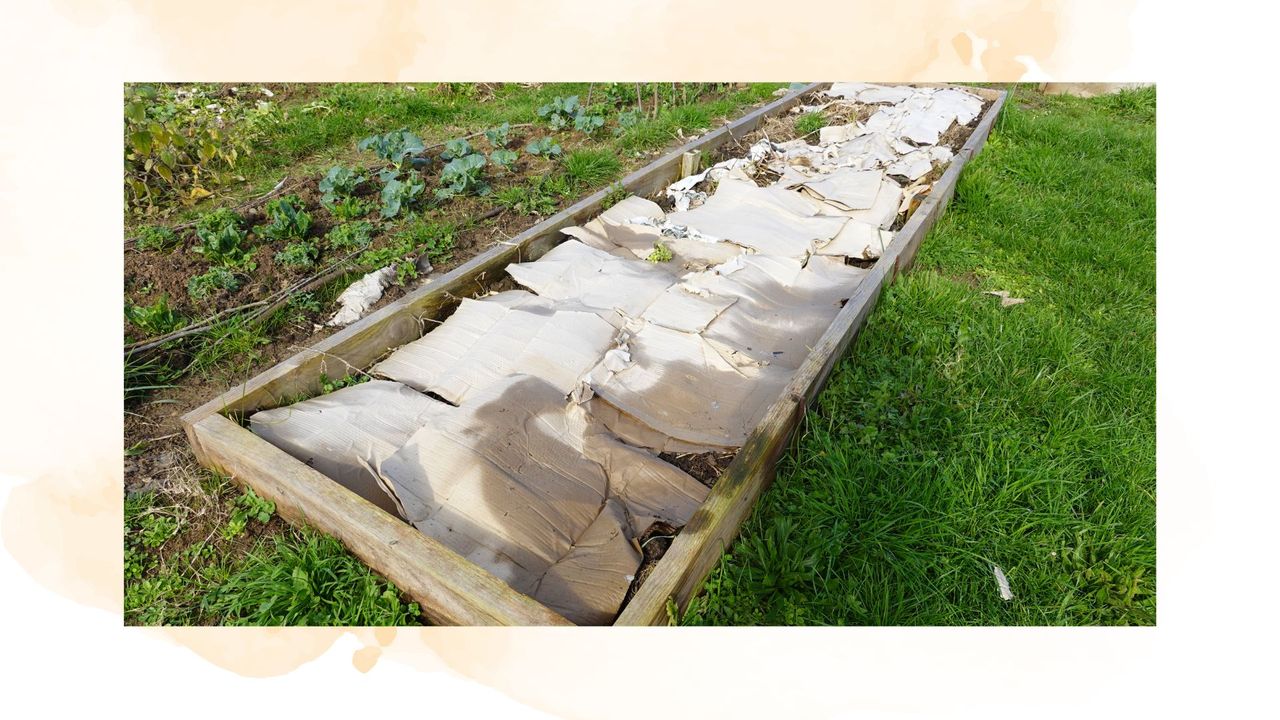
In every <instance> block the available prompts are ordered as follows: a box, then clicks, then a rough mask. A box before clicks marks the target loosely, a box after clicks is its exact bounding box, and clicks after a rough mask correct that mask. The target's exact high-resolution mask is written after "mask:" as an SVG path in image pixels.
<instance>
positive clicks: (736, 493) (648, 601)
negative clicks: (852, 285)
mask: <svg viewBox="0 0 1280 720" xmlns="http://www.w3.org/2000/svg"><path fill="white" fill-rule="evenodd" d="M1004 99H1005V95H1004V93H999V94H998V95H997V96H996V97H995V98H994V103H993V104H992V106H991V107H990V108H988V110H987V112H986V113H985V114H984V116H983V118H982V119H981V120H980V121H979V124H978V126H977V128H975V129H974V132H973V133H972V134H971V135H970V136H969V139H968V140H967V141H966V142H965V144H964V147H962V148H961V150H960V152H959V153H957V154H956V157H955V158H954V159H953V160H952V162H951V165H950V166H949V167H948V168H947V170H946V172H944V173H943V175H942V177H941V178H939V180H938V182H937V183H935V185H934V188H933V190H932V192H931V193H930V195H929V197H928V198H926V199H925V201H924V202H922V203H921V204H920V207H919V208H917V209H916V212H915V213H914V214H912V216H911V218H910V219H908V221H907V223H906V224H905V225H903V227H902V229H901V230H899V231H898V232H897V234H896V235H895V236H894V239H893V242H892V243H891V244H890V245H889V247H888V248H887V249H886V251H885V253H884V255H883V256H882V257H881V259H880V260H879V262H877V263H876V264H875V266H873V267H872V269H871V272H870V273H868V275H867V276H866V277H865V278H863V280H862V282H861V283H860V284H859V285H858V288H857V289H856V290H855V291H854V294H853V296H852V297H850V298H849V301H848V302H846V303H845V306H844V308H842V309H841V311H840V313H839V314H838V315H837V316H836V318H835V320H833V321H832V323H831V326H830V327H828V328H827V331H826V332H825V333H824V334H823V336H822V337H821V338H820V339H819V340H818V342H817V344H816V345H815V346H814V347H813V348H812V350H810V352H809V355H808V357H807V358H806V359H805V361H804V363H803V364H802V365H801V366H800V368H799V369H798V370H797V371H796V374H795V376H794V377H793V378H792V380H791V382H790V383H789V384H788V386H787V388H786V390H785V391H784V392H783V394H782V397H781V398H779V400H778V401H777V402H776V403H774V405H773V406H772V407H771V408H770V409H769V412H768V413H767V414H766V415H765V417H764V418H763V419H762V420H761V421H760V424H759V425H757V426H756V429H755V430H754V431H753V432H752V434H751V435H750V436H749V437H748V438H747V442H746V443H745V444H744V445H743V446H742V449H741V450H739V452H738V455H737V457H735V458H734V461H733V462H732V463H731V464H730V465H729V467H728V468H727V469H726V470H725V473H724V475H722V476H721V477H720V479H719V480H718V481H717V482H716V484H715V487H713V488H712V490H711V493H710V495H708V497H707V500H706V502H704V503H703V505H702V507H701V508H699V509H698V511H697V512H696V513H694V515H693V517H692V518H690V520H689V523H688V524H687V525H685V527H684V529H683V530H681V531H680V534H679V535H678V536H676V539H675V540H674V541H673V542H672V544H671V547H670V548H669V549H668V550H667V552H666V554H665V555H664V556H663V557H662V560H660V561H659V562H658V564H657V566H655V567H654V569H653V572H652V573H651V574H650V575H649V577H648V578H647V579H646V580H645V583H644V585H642V586H641V587H640V590H639V591H638V592H637V593H636V594H635V596H634V597H633V598H631V602H630V603H628V605H627V607H626V608H625V609H624V610H623V612H622V614H621V615H620V616H619V617H618V620H617V622H616V623H615V624H617V625H659V624H665V623H666V622H668V617H667V601H668V599H671V600H674V601H675V602H676V604H677V606H678V607H679V608H680V610H681V611H683V610H684V609H686V608H687V607H688V603H689V600H690V599H691V598H692V597H693V595H694V594H695V593H696V592H697V591H698V589H700V588H701V586H702V582H703V580H705V579H706V576H707V574H708V573H709V572H711V569H712V568H713V567H715V564H716V563H717V562H718V561H719V559H720V556H721V554H722V553H723V552H724V551H725V550H726V549H727V548H728V547H729V544H730V543H731V542H733V539H734V537H735V536H736V535H737V533H738V529H739V528H740V527H741V525H742V523H743V521H745V520H746V518H747V516H748V515H749V514H750V513H751V510H752V508H753V507H754V506H755V503H756V501H757V500H758V499H759V497H760V494H761V493H763V492H764V490H765V489H766V488H767V487H768V486H769V483H770V482H772V480H773V475H774V465H775V462H776V461H777V459H778V457H779V456H780V455H781V454H782V452H783V451H784V450H785V449H786V447H787V443H788V442H789V440H790V438H791V434H792V433H793V432H794V431H795V429H796V427H797V426H798V425H799V424H800V421H801V420H802V419H803V417H804V413H805V410H806V408H807V407H808V405H809V403H810V402H812V401H813V399H814V398H816V397H817V395H818V393H819V392H820V391H821V390H822V387H823V386H824V385H825V384H826V380H827V377H828V376H829V375H830V373H831V370H832V368H833V367H835V363H836V362H837V361H838V360H839V359H840V357H841V355H843V353H844V351H845V349H847V348H848V346H849V344H850V343H851V342H853V340H854V339H855V338H856V337H857V334H858V332H859V330H860V329H861V328H862V325H863V324H864V323H865V322H866V319H867V316H868V315H869V314H870V313H871V311H872V309H874V308H875V304H876V302H877V301H878V300H879V298H880V292H881V290H882V289H883V288H884V287H886V286H887V285H888V284H889V283H891V282H893V280H894V279H896V278H897V276H898V275H900V274H901V273H903V272H905V271H906V270H907V268H909V267H910V266H911V263H912V261H913V260H914V259H915V255H916V251H917V249H918V248H919V246H920V242H921V240H923V238H924V236H925V234H926V233H928V231H929V229H930V228H932V227H933V224H934V223H935V222H937V220H938V218H939V217H940V216H941V215H942V211H943V210H944V209H945V207H946V205H947V203H948V202H949V201H950V200H951V198H952V196H953V195H954V194H955V186H956V181H957V180H958V179H959V177H960V173H961V171H962V170H963V168H964V165H965V164H966V163H967V162H968V160H969V158H971V157H972V156H973V155H974V154H975V153H976V152H977V151H978V150H979V149H980V148H981V147H982V144H983V143H984V142H985V141H986V138H987V135H988V134H989V133H990V132H991V126H992V124H993V123H994V122H995V119H996V117H997V116H998V114H999V112H1000V109H1001V107H1002V106H1003V103H1004Z"/></svg>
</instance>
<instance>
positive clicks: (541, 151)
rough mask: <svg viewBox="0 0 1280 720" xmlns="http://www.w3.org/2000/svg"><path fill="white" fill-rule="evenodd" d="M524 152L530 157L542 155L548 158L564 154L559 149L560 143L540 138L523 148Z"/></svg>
mask: <svg viewBox="0 0 1280 720" xmlns="http://www.w3.org/2000/svg"><path fill="white" fill-rule="evenodd" d="M524 151H525V152H527V153H530V154H531V155H542V156H544V157H548V158H552V157H559V156H560V155H561V154H562V153H563V152H564V151H563V150H562V149H561V148H560V143H558V142H556V141H555V140H552V139H551V138H550V137H541V138H538V139H537V140H534V141H533V142H530V143H529V144H528V145H525V146H524Z"/></svg>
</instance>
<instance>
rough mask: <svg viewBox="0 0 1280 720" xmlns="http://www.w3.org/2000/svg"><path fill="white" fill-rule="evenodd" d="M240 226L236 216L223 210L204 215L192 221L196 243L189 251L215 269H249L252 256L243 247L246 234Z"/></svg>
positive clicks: (251, 266)
mask: <svg viewBox="0 0 1280 720" xmlns="http://www.w3.org/2000/svg"><path fill="white" fill-rule="evenodd" d="M241 223H242V220H241V219H240V216H239V215H237V214H236V213H235V212H234V211H232V210H230V209H227V208H219V209H217V210H214V211H213V212H209V213H205V214H204V215H202V216H200V219H199V220H197V221H196V239H197V240H198V241H199V242H198V244H197V245H196V246H195V247H194V248H192V251H193V252H196V253H198V254H200V255H202V256H204V259H205V260H208V261H209V262H211V263H214V264H216V265H225V266H229V267H244V268H246V269H252V268H253V265H252V262H251V257H252V254H253V253H252V252H250V251H249V249H248V248H246V247H245V246H244V241H245V238H246V237H248V233H246V232H245V231H244V228H243V227H241Z"/></svg>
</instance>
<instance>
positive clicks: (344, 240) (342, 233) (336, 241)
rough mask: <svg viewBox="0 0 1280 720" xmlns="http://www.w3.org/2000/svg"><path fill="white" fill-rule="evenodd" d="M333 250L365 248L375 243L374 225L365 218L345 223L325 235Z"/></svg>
mask: <svg viewBox="0 0 1280 720" xmlns="http://www.w3.org/2000/svg"><path fill="white" fill-rule="evenodd" d="M324 241H325V244H326V245H328V246H329V249H331V250H337V251H351V250H363V249H364V248H367V247H369V246H370V245H372V244H373V225H372V224H371V223H368V222H365V221H363V220H360V221H357V222H349V223H343V224H342V225H339V226H338V227H336V228H334V229H332V230H330V231H329V234H328V235H325V237H324Z"/></svg>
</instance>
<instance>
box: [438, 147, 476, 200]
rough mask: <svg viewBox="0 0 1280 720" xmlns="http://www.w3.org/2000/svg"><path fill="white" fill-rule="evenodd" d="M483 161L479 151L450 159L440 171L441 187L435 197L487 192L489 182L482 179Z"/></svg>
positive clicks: (445, 198)
mask: <svg viewBox="0 0 1280 720" xmlns="http://www.w3.org/2000/svg"><path fill="white" fill-rule="evenodd" d="M485 162H486V161H485V157H484V155H481V154H479V153H473V154H471V155H467V156H466V157H460V158H456V159H454V160H450V161H449V164H448V165H445V166H444V170H443V171H441V173H440V185H441V187H440V188H439V189H437V190H436V193H435V194H436V199H437V200H448V199H449V198H451V197H453V196H455V195H463V194H465V193H475V194H477V195H486V194H488V192H489V184H488V183H486V182H485V181H484V166H485Z"/></svg>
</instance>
